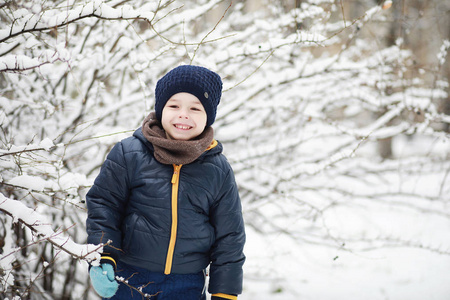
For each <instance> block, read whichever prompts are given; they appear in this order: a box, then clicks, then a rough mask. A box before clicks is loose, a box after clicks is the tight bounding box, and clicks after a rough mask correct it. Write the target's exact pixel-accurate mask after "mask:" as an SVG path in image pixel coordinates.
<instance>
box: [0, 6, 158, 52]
mask: <svg viewBox="0 0 450 300" xmlns="http://www.w3.org/2000/svg"><path fill="white" fill-rule="evenodd" d="M91 17H95V18H100V19H105V20H144V21H147V22H149V23H151V21H152V19H153V17H154V13H153V12H150V11H141V10H134V9H133V8H132V7H130V6H128V5H124V6H122V7H121V8H113V7H111V6H109V5H107V4H105V3H104V2H103V0H95V1H91V2H87V3H86V4H79V5H77V7H76V8H74V9H70V10H66V11H63V12H57V13H56V14H54V12H53V11H51V10H46V11H44V12H42V13H41V14H26V15H24V16H18V17H17V19H16V20H15V22H13V23H12V24H11V25H10V27H9V28H6V29H2V30H0V43H3V42H6V41H8V40H9V39H11V38H13V37H15V36H17V35H21V34H24V33H27V32H35V31H45V30H51V29H53V28H55V27H62V26H66V25H68V24H70V23H74V22H77V21H80V20H81V19H85V18H91Z"/></svg>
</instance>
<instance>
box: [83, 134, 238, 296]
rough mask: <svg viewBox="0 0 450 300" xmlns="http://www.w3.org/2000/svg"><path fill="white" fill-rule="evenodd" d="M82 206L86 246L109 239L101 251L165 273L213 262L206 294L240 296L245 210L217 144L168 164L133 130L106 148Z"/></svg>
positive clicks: (195, 268)
mask: <svg viewBox="0 0 450 300" xmlns="http://www.w3.org/2000/svg"><path fill="white" fill-rule="evenodd" d="M86 201H87V207H88V218H87V221H86V225H87V232H88V243H92V244H99V243H106V242H108V241H109V240H110V241H112V242H111V244H110V246H106V247H105V249H104V251H105V252H107V253H109V255H110V256H112V257H113V258H114V259H116V260H120V261H122V262H124V263H127V264H130V265H135V266H139V267H141V268H145V269H148V270H150V271H153V272H161V273H165V274H170V273H175V274H187V273H196V272H199V271H201V270H202V269H205V268H206V267H207V266H208V265H209V264H210V283H209V292H210V293H226V294H240V293H241V292H242V265H243V263H244V260H245V256H244V254H243V247H244V243H245V233H244V223H243V218H242V209H241V203H240V199H239V195H238V189H237V186H236V183H235V180H234V174H233V171H232V169H231V167H230V165H229V164H228V162H227V160H226V158H225V156H223V155H222V145H221V144H220V143H217V145H216V146H215V147H214V148H212V149H210V150H207V151H205V152H204V153H203V154H202V155H201V156H200V157H199V158H198V159H197V160H196V161H194V162H193V163H190V164H187V165H165V164H161V163H159V162H158V161H156V160H155V158H154V156H153V147H152V144H151V143H150V142H148V141H147V140H146V139H145V137H144V136H143V134H142V131H141V129H138V130H136V132H135V133H134V134H133V136H132V137H129V138H127V139H125V140H123V141H121V142H119V143H117V144H116V145H115V147H114V148H113V149H112V150H111V152H110V153H109V155H108V157H107V159H106V161H105V162H104V164H103V166H102V168H101V171H100V174H99V175H98V177H97V178H96V180H95V183H94V185H93V186H92V188H91V189H90V190H89V192H88V194H87V196H86Z"/></svg>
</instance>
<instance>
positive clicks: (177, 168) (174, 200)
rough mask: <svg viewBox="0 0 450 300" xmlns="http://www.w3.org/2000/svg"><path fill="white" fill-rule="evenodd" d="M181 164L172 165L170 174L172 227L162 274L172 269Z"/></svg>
mask: <svg viewBox="0 0 450 300" xmlns="http://www.w3.org/2000/svg"><path fill="white" fill-rule="evenodd" d="M181 166H182V165H175V164H174V165H173V175H172V227H171V230H170V240H169V249H168V250H167V257H166V267H165V269H164V274H166V275H168V274H170V271H171V270H172V262H173V252H174V250H175V242H176V240H177V228H178V183H179V181H180V169H181Z"/></svg>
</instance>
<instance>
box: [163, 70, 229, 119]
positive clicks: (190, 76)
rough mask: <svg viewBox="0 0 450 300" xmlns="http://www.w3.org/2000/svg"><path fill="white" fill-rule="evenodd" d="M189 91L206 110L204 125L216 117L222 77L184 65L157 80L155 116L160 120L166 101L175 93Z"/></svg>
mask: <svg viewBox="0 0 450 300" xmlns="http://www.w3.org/2000/svg"><path fill="white" fill-rule="evenodd" d="M182 92H184V93H190V94H192V95H194V96H195V97H197V98H198V99H199V100H200V102H201V103H202V105H203V107H204V108H205V111H206V116H207V121H206V127H208V126H211V125H212V124H213V123H214V120H215V119H216V112H217V105H219V102H220V97H221V96H222V79H221V78H220V76H219V75H218V74H216V73H214V72H213V71H210V70H208V69H206V68H204V67H198V66H191V65H184V66H179V67H176V68H175V69H173V70H171V71H169V72H168V73H167V74H166V75H164V76H163V77H162V78H161V79H160V80H158V82H157V84H156V89H155V111H156V118H157V119H158V120H159V121H161V117H162V111H163V108H164V106H165V105H166V102H167V101H168V100H169V99H170V97H172V96H173V95H175V94H177V93H182Z"/></svg>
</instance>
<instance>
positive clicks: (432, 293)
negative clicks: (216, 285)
mask: <svg viewBox="0 0 450 300" xmlns="http://www.w3.org/2000/svg"><path fill="white" fill-rule="evenodd" d="M448 228H449V227H445V228H442V227H441V228H435V229H436V231H438V232H440V234H442V235H446V236H447V240H448V235H449V234H448ZM247 231H248V232H247V235H248V242H247V247H246V254H247V262H246V265H245V272H246V276H245V282H244V293H243V295H242V296H240V297H239V299H244V300H256V299H258V300H259V299H267V300H268V299H271V300H275V299H279V300H291V299H292V300H298V299H302V300H303V299H304V300H309V299H310V300H329V299H335V300H348V299H350V300H359V299H364V300H425V299H426V300H447V299H450V285H449V284H448V270H450V256H449V255H441V254H438V253H433V252H430V251H428V250H423V249H417V248H404V247H398V248H385V249H379V250H372V251H364V252H359V251H358V252H349V251H343V250H337V249H332V248H329V247H322V246H313V245H306V244H299V243H295V242H294V241H292V240H290V239H289V238H286V237H281V236H278V237H271V238H266V237H262V236H260V235H258V234H256V233H255V232H254V231H253V230H251V229H248V230H247Z"/></svg>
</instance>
